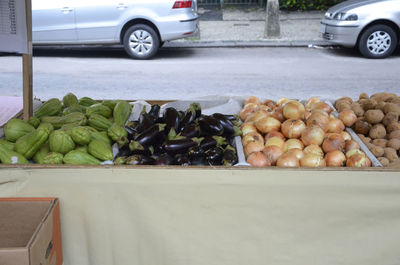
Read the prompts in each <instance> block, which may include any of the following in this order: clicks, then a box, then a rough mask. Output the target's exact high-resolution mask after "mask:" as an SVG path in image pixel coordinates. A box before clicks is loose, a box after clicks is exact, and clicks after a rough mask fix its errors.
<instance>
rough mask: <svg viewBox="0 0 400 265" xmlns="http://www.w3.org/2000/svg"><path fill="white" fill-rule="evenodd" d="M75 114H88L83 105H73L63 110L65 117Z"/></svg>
mask: <svg viewBox="0 0 400 265" xmlns="http://www.w3.org/2000/svg"><path fill="white" fill-rule="evenodd" d="M73 112H81V113H84V114H85V113H86V107H85V106H82V105H72V106H70V107H67V108H65V109H64V110H63V115H64V116H65V115H68V114H71V113H73Z"/></svg>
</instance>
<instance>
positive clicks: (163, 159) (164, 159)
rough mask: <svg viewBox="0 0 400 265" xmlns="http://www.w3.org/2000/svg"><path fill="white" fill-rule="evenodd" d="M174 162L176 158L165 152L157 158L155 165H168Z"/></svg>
mask: <svg viewBox="0 0 400 265" xmlns="http://www.w3.org/2000/svg"><path fill="white" fill-rule="evenodd" d="M173 162H174V158H173V157H172V156H170V155H168V154H165V153H164V154H161V155H160V156H158V157H157V158H156V162H155V165H159V166H168V165H172V164H173Z"/></svg>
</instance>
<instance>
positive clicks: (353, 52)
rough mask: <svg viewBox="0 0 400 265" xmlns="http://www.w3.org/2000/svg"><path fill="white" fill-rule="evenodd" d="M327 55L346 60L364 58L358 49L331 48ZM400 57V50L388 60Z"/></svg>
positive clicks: (327, 50)
mask: <svg viewBox="0 0 400 265" xmlns="http://www.w3.org/2000/svg"><path fill="white" fill-rule="evenodd" d="M326 53H328V54H329V55H332V56H339V57H346V58H364V59H367V58H365V57H363V56H362V55H361V53H360V52H359V51H358V50H357V49H356V48H339V47H335V48H330V49H326ZM399 57H400V48H399V49H397V51H395V52H394V53H393V54H392V55H391V56H390V57H389V58H388V59H390V58H399ZM367 60H368V59H367Z"/></svg>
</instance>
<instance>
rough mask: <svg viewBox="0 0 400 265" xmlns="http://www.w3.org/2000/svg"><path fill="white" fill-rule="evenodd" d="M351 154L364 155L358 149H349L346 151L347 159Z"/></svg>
mask: <svg viewBox="0 0 400 265" xmlns="http://www.w3.org/2000/svg"><path fill="white" fill-rule="evenodd" d="M353 155H365V153H364V152H363V151H361V150H360V149H351V150H349V151H347V152H346V158H347V159H349V158H350V157H351V156H353Z"/></svg>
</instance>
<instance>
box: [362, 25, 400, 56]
mask: <svg viewBox="0 0 400 265" xmlns="http://www.w3.org/2000/svg"><path fill="white" fill-rule="evenodd" d="M396 47H397V35H396V32H395V31H394V30H393V29H392V28H391V27H389V26H387V25H374V26H371V27H369V28H367V29H366V30H365V31H364V32H363V33H362V34H361V37H360V40H359V43H358V49H359V50H360V52H361V54H362V55H364V56H365V57H367V58H373V59H382V58H386V57H388V56H390V55H391V54H392V53H393V52H394V50H395V49H396Z"/></svg>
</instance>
